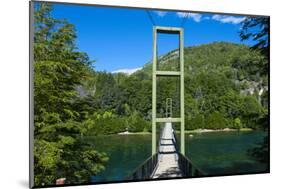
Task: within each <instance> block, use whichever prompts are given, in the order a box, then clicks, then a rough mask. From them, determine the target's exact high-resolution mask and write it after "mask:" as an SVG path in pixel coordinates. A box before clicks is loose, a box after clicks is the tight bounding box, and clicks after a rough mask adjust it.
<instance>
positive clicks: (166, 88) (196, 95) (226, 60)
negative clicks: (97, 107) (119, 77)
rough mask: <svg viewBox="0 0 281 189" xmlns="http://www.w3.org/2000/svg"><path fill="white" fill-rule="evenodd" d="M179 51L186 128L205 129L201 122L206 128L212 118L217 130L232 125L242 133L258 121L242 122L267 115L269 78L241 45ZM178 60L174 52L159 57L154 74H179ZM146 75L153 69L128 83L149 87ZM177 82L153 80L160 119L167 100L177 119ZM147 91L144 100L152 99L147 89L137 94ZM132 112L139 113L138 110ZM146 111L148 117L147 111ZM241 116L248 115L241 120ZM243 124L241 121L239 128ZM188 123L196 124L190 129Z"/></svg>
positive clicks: (261, 62) (264, 63)
mask: <svg viewBox="0 0 281 189" xmlns="http://www.w3.org/2000/svg"><path fill="white" fill-rule="evenodd" d="M184 51H185V56H184V60H185V106H186V107H185V109H186V119H187V121H188V123H189V128H190V129H191V128H194V127H204V126H203V125H206V124H207V122H205V121H204V120H205V119H209V121H208V124H211V123H210V121H211V119H212V117H216V119H217V118H218V119H219V120H220V121H216V122H218V123H219V122H220V123H221V125H219V124H218V125H217V126H215V127H216V128H219V127H225V125H228V124H229V126H231V127H233V126H234V122H235V121H236V122H239V123H241V125H240V126H241V127H242V125H244V126H245V127H246V126H247V127H256V125H257V122H256V121H257V120H256V121H254V122H251V121H249V120H248V121H246V120H245V119H246V118H245V117H247V116H250V114H252V115H253V116H256V115H259V114H267V113H266V108H267V106H268V102H267V93H268V92H267V90H268V80H267V78H268V75H267V72H264V71H263V70H264V69H266V68H265V67H267V61H266V59H265V58H264V57H263V56H261V55H260V54H259V53H258V52H255V51H253V50H252V49H250V48H249V47H247V46H245V45H240V44H233V43H226V42H215V43H210V44H205V45H200V46H194V47H186V48H185V49H184ZM178 58H179V57H178V51H177V50H174V51H171V52H169V53H167V54H166V55H164V56H162V57H160V58H159V64H158V70H174V71H176V70H178ZM151 72H152V64H151V62H149V63H147V64H146V65H145V66H144V67H143V69H142V70H140V71H138V72H136V73H134V74H133V75H132V76H131V78H135V79H139V80H142V81H140V82H141V83H146V84H148V85H149V83H150V82H151ZM177 82H178V81H177V80H176V79H172V78H160V79H159V80H158V83H159V86H160V87H159V88H158V90H159V91H158V93H157V94H158V96H157V98H158V99H159V102H158V106H157V112H158V116H163V115H164V112H165V99H166V98H168V97H172V98H173V99H174V102H175V103H174V104H175V105H174V115H175V116H176V115H177V114H178V113H179V112H178V110H179V108H178V104H179V102H178V101H177V99H178V96H177V95H178V90H179V89H178V87H177V86H176V85H177ZM149 86H151V85H149ZM136 90H137V91H138V89H136ZM146 90H149V92H146V94H149V95H148V96H147V97H146V98H150V99H151V94H150V92H151V89H149V87H147V86H142V91H141V93H143V91H146ZM159 94H161V95H159ZM143 100H145V99H143ZM140 104H141V103H140ZM248 105H249V106H248ZM143 106H144V105H143ZM134 107H136V108H137V109H138V107H142V105H136V106H134ZM146 107H147V106H146ZM149 107H151V103H149ZM249 108H253V109H252V110H249V111H251V112H247V109H249ZM146 110H147V111H149V109H148V107H147V109H146ZM143 113H144V114H146V113H145V112H143ZM244 113H245V114H248V115H247V116H244V117H243V116H241V115H243V114H244ZM243 119H244V120H245V121H244V123H243V124H242V122H243V121H241V120H243ZM193 121H194V122H199V123H194V125H192V123H193ZM198 124H201V126H199V125H198ZM249 124H251V125H249ZM223 125H224V126H223ZM209 127H212V126H211V125H209Z"/></svg>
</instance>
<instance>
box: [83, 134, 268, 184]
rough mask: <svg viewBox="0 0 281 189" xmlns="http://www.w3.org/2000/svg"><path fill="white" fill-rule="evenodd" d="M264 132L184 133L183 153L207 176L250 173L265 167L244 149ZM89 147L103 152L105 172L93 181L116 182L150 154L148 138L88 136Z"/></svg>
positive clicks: (137, 136) (260, 140)
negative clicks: (184, 146) (184, 148)
mask: <svg viewBox="0 0 281 189" xmlns="http://www.w3.org/2000/svg"><path fill="white" fill-rule="evenodd" d="M266 134H267V133H265V132H260V131H252V132H210V133H195V134H192V135H193V136H190V134H186V137H185V138H186V154H187V156H188V157H189V159H190V160H191V161H192V162H193V164H195V166H197V167H198V168H199V169H201V170H202V171H204V172H205V173H207V174H208V175H221V174H239V173H254V172H262V171H265V170H266V167H267V166H266V165H265V164H262V163H260V162H257V161H256V160H255V159H254V158H252V157H251V156H249V155H248V153H247V151H248V149H251V148H253V147H255V146H256V144H257V143H258V142H262V141H263V137H264V136H266ZM87 140H88V141H89V142H90V143H91V144H92V145H93V147H94V148H95V149H96V150H98V151H101V152H105V153H107V155H108V156H109V161H108V163H107V164H106V169H105V170H104V171H102V172H100V173H99V174H98V175H96V176H93V177H92V181H93V182H105V181H120V180H124V178H125V177H126V176H127V175H128V174H130V173H131V172H132V171H133V170H134V169H135V168H136V167H137V166H139V165H140V164H141V163H142V162H143V161H144V160H146V159H147V158H149V157H150V155H151V135H149V134H146V135H111V136H98V137H90V138H87Z"/></svg>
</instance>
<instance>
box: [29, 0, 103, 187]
mask: <svg viewBox="0 0 281 189" xmlns="http://www.w3.org/2000/svg"><path fill="white" fill-rule="evenodd" d="M50 11H51V7H50V6H49V5H48V4H44V3H43V4H38V6H37V7H36V12H35V36H34V61H35V62H34V114H35V115H34V173H35V185H36V186H43V185H53V184H55V180H56V179H58V178H66V183H83V182H88V181H89V178H90V175H94V174H96V173H97V172H99V171H101V170H103V169H104V163H105V162H106V161H107V157H106V155H105V154H103V153H99V152H97V151H95V150H94V149H92V148H90V147H89V146H88V145H87V144H85V143H84V142H83V138H82V137H81V136H82V135H83V134H85V133H87V130H88V128H87V127H85V123H84V120H83V112H81V111H78V110H77V109H76V108H75V107H76V106H77V104H76V100H78V101H79V98H80V97H79V95H78V93H77V90H76V88H77V86H78V85H81V84H82V83H83V82H85V80H86V78H87V77H89V76H92V75H93V73H92V71H91V69H90V68H91V67H90V66H91V62H90V61H89V59H88V57H87V55H86V54H84V53H80V52H77V51H75V45H74V40H75V37H76V36H75V31H74V27H73V25H71V24H69V23H67V22H66V21H60V20H55V19H53V18H52V17H50ZM81 76H82V77H81Z"/></svg>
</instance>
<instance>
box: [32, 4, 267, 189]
mask: <svg viewBox="0 0 281 189" xmlns="http://www.w3.org/2000/svg"><path fill="white" fill-rule="evenodd" d="M51 11H52V7H51V5H49V4H47V3H40V4H37V6H36V7H35V13H34V18H35V20H34V139H35V140H34V162H35V163H34V164H35V167H34V171H35V185H36V186H44V185H54V183H55V180H56V179H58V178H66V183H72V184H75V183H88V182H89V177H90V176H91V175H95V174H97V173H98V172H100V171H101V170H103V169H105V166H106V162H107V160H108V156H107V155H106V154H105V153H102V152H98V151H96V150H95V149H93V148H90V147H89V145H88V144H87V143H85V142H84V140H83V137H84V136H97V135H109V134H117V133H120V132H124V131H129V132H150V131H151V122H150V121H151V107H152V105H151V103H152V100H151V99H152V98H151V95H152V79H151V72H152V65H151V62H148V63H146V64H145V66H144V67H143V69H141V70H139V71H137V72H135V73H133V74H131V75H128V74H124V73H115V74H113V73H108V72H100V71H96V70H95V60H90V59H89V57H88V55H87V53H85V52H80V51H79V49H77V46H76V43H75V40H76V38H77V35H76V31H75V26H74V25H72V24H71V23H69V22H68V21H67V20H58V19H55V18H53V17H52V16H51ZM266 24H267V18H266V19H264V18H263V19H259V18H258V19H255V18H248V19H246V20H245V21H244V23H243V27H244V28H243V27H242V31H241V33H240V36H241V39H242V40H247V39H248V38H250V37H253V36H254V34H253V33H247V31H248V30H247V28H250V27H258V28H262V27H260V26H261V25H262V26H267V27H268V25H266ZM264 28H266V27H263V29H262V30H261V31H260V37H259V38H257V39H256V41H257V45H255V46H253V47H248V46H245V45H241V44H233V43H228V42H214V43H210V44H204V45H199V46H191V47H186V48H185V49H184V52H185V54H184V61H185V69H184V71H185V89H184V90H185V94H184V95H185V123H186V126H185V128H186V130H194V129H223V128H233V129H238V130H239V129H242V128H251V129H254V130H257V129H267V128H268V98H269V89H268V87H269V86H268V71H269V70H268V64H269V62H268V59H269V58H268V56H269V54H268V44H267V43H268V42H267V41H266V39H265V36H266V38H267V35H268V34H267V33H266V31H265V32H264V31H263V30H264ZM267 29H268V28H267ZM178 58H179V56H178V50H177V49H175V50H173V51H171V52H169V53H167V54H165V55H162V56H159V59H158V64H159V69H161V70H168V69H169V70H176V69H178V65H177V64H178ZM120 64H122V63H120ZM157 82H159V84H158V86H159V92H157V95H158V96H157V98H158V104H157V113H158V114H157V115H158V116H165V103H166V101H165V99H166V98H173V115H174V116H177V115H178V114H179V111H178V110H179V102H178V99H179V98H178V95H179V93H178V91H179V88H178V81H177V80H176V79H175V78H160V79H159V80H158V81H157Z"/></svg>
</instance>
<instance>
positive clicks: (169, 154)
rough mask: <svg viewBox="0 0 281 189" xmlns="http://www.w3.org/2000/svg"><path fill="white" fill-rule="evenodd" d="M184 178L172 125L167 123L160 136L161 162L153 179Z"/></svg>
mask: <svg viewBox="0 0 281 189" xmlns="http://www.w3.org/2000/svg"><path fill="white" fill-rule="evenodd" d="M180 176H182V173H181V170H180V168H179V164H178V154H177V151H176V147H175V144H174V142H173V128H172V123H170V122H167V123H165V126H164V128H163V132H162V136H160V145H159V161H158V165H157V167H156V168H155V171H154V173H153V174H152V178H169V177H180Z"/></svg>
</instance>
